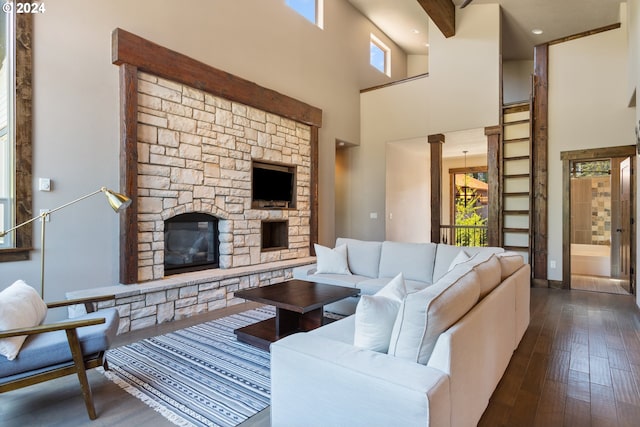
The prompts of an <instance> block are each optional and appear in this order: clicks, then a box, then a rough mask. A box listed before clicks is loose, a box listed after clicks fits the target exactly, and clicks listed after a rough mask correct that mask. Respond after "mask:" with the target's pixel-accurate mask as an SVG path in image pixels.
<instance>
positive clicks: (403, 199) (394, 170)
mask: <svg viewBox="0 0 640 427" xmlns="http://www.w3.org/2000/svg"><path fill="white" fill-rule="evenodd" d="M430 158H431V156H430V153H429V143H428V142H427V139H426V138H416V139H411V140H405V141H397V142H389V143H388V144H387V150H386V159H387V160H386V186H385V194H386V203H385V213H386V221H385V224H386V228H385V238H386V239H387V240H393V241H397V242H428V241H430V239H431V231H430V230H431V227H430V226H429V225H430V222H431V197H430V192H429V188H430V185H431V184H430V183H431V177H430V174H429V167H428V165H429V162H430ZM385 213H382V215H384V214H385Z"/></svg>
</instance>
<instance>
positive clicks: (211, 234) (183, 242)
mask: <svg viewBox="0 0 640 427" xmlns="http://www.w3.org/2000/svg"><path fill="white" fill-rule="evenodd" d="M219 263H220V261H219V239H218V219H217V218H216V217H214V216H212V215H209V214H205V213H185V214H180V215H176V216H174V217H172V218H169V219H167V220H165V222H164V274H165V276H168V275H171V274H178V273H186V272H189V271H198V270H205V269H209V268H218V267H219Z"/></svg>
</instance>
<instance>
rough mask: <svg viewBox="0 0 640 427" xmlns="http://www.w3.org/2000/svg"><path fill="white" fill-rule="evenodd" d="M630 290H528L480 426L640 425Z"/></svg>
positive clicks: (638, 326)
mask: <svg viewBox="0 0 640 427" xmlns="http://www.w3.org/2000/svg"><path fill="white" fill-rule="evenodd" d="M639 391H640V311H639V310H638V308H637V306H636V305H635V297H633V296H629V295H613V294H604V293H596V292H587V291H566V290H557V289H536V288H534V289H532V290H531V323H530V325H529V328H528V329H527V332H526V333H525V336H524V338H523V339H522V342H521V343H520V346H519V347H518V349H517V350H516V352H515V353H514V355H513V357H512V359H511V362H510V364H509V367H508V368H507V371H506V372H505V375H504V376H503V377H502V380H501V382H500V384H499V385H498V387H497V389H496V390H495V392H494V393H493V396H492V398H491V401H490V404H489V407H488V408H487V410H486V411H485V413H484V416H483V418H482V419H481V422H480V424H479V425H480V426H492V427H494V426H518V427H525V426H640V393H639Z"/></svg>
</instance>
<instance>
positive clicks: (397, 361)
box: [271, 239, 530, 427]
mask: <svg viewBox="0 0 640 427" xmlns="http://www.w3.org/2000/svg"><path fill="white" fill-rule="evenodd" d="M336 243H337V246H340V245H343V244H346V245H347V255H348V265H349V269H350V272H351V273H352V274H348V273H345V274H330V273H329V274H313V269H314V268H316V267H314V266H309V267H304V268H299V269H298V270H297V272H296V275H297V276H296V277H298V278H303V279H307V280H314V281H318V282H324V283H332V284H336V285H338V284H339V285H348V286H356V287H358V288H360V289H361V290H362V295H366V297H363V298H362V301H361V302H360V303H359V304H360V306H358V307H357V309H356V314H355V315H353V316H348V317H346V318H344V319H342V320H339V321H337V322H334V323H331V324H328V325H325V326H323V327H321V328H319V329H316V330H314V331H311V332H306V333H299V334H295V335H291V336H289V337H286V338H284V339H282V340H280V341H277V342H275V343H273V344H272V345H271V423H272V426H273V427H281V426H301V425H304V426H335V427H338V426H349V427H352V426H367V427H371V426H391V425H394V426H396V425H397V426H423V427H424V426H456V427H463V426H464V427H466V426H474V425H477V423H478V421H479V419H480V417H481V416H482V414H483V412H484V410H485V409H486V407H487V404H488V401H489V398H490V397H491V394H492V393H493V391H494V390H495V387H496V386H497V384H498V382H499V380H500V378H501V377H502V375H503V374H504V371H505V369H506V367H507V365H508V363H509V360H510V359H511V356H512V354H513V351H514V350H515V349H516V347H517V346H518V344H519V342H520V340H521V339H522V336H523V335H524V332H525V330H526V328H527V326H528V324H529V295H530V294H529V291H530V267H529V265H528V264H524V263H523V259H522V257H521V256H520V255H517V254H513V253H508V252H504V251H502V250H501V249H500V248H490V249H487V248H483V249H479V248H459V247H453V246H448V245H441V244H438V245H435V244H431V243H426V244H409V243H398V242H361V241H357V240H352V239H338V241H337V242H336ZM378 248H379V254H380V255H379V258H376V254H377V253H378ZM462 250H464V252H465V255H464V256H462V257H460V256H459V253H460V251H462ZM472 253H475V255H474V256H471V257H470V256H469V255H472ZM456 258H457V261H459V260H464V258H470V259H468V260H467V261H464V262H461V263H458V264H456V263H452V261H453V260H454V259H456ZM372 259H373V260H376V259H379V261H377V263H378V269H377V273H376V271H375V268H374V263H373V261H372ZM398 273H402V275H403V276H404V279H403V277H402V276H398V275H397V274H398ZM394 276H395V277H394ZM401 289H402V290H403V293H400V294H399V293H398V291H399V290H401ZM378 290H380V291H379V294H378V295H374V294H376V291H378ZM394 298H399V299H398V300H397V302H396V303H391V302H390V299H391V300H393V299H394ZM380 301H385V304H386V305H385V304H382V305H379V302H380ZM374 302H375V303H374ZM364 303H366V304H364ZM377 304H378V305H377ZM394 304H396V305H394ZM363 307H374V308H375V307H387V308H386V309H382V311H381V312H380V313H381V314H380V316H376V312H375V311H373V312H368V315H365V314H363V313H367V312H365V311H364V310H365V309H364V308H363ZM388 307H396V310H397V314H396V312H395V311H393V310H391V311H389V309H388ZM343 308H344V307H343ZM375 309H376V310H380V308H375ZM367 310H369V308H367ZM385 310H387V311H385ZM372 313H373V316H371V314H372ZM389 313H391V317H390V316H389ZM363 319H365V320H363ZM372 319H374V320H375V321H376V322H379V325H377V326H379V327H377V328H376V327H374V328H371V326H372V325H371V324H368V325H367V324H366V322H367V321H369V322H370V321H371V320H372ZM363 322H365V323H364V325H365V326H367V327H368V328H369V329H365V327H364V326H363ZM385 322H386V323H385ZM389 323H391V325H390V324H389ZM373 326H376V324H375V323H374V325H373ZM387 330H388V331H390V338H388V342H389V344H388V347H387V348H385V349H382V350H381V349H377V351H376V350H374V349H371V348H363V347H362V346H361V345H358V346H357V345H355V344H354V342H358V343H362V342H368V341H366V340H364V341H363V339H362V335H363V334H365V335H366V333H367V331H369V332H371V331H374V333H376V331H378V332H379V331H387ZM363 331H364V332H363ZM380 334H382V335H384V334H383V333H382V332H381V333H380ZM377 338H380V337H377ZM384 339H387V338H384ZM365 347H366V346H365Z"/></svg>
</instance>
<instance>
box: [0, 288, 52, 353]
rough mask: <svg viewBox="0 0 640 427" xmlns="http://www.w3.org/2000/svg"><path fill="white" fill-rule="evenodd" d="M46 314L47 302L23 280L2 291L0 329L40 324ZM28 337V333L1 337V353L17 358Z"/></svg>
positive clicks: (0, 295)
mask: <svg viewBox="0 0 640 427" xmlns="http://www.w3.org/2000/svg"><path fill="white" fill-rule="evenodd" d="M46 315H47V304H45V302H44V301H42V298H40V295H38V293H37V292H36V290H35V289H33V288H32V287H31V286H29V285H27V284H26V283H25V282H23V281H22V280H17V281H15V282H14V283H13V284H12V285H11V286H9V287H8V288H6V289H4V290H3V291H2V292H0V331H7V330H9V329H18V328H32V327H34V326H38V325H39V324H41V323H42V321H43V320H44V318H45V317H46ZM26 339H27V336H26V335H22V336H19V337H10V338H3V339H0V354H1V355H3V356H5V357H6V358H7V359H8V360H13V359H15V358H16V356H17V355H18V352H19V351H20V348H21V347H22V345H23V343H24V341H25V340H26Z"/></svg>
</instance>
